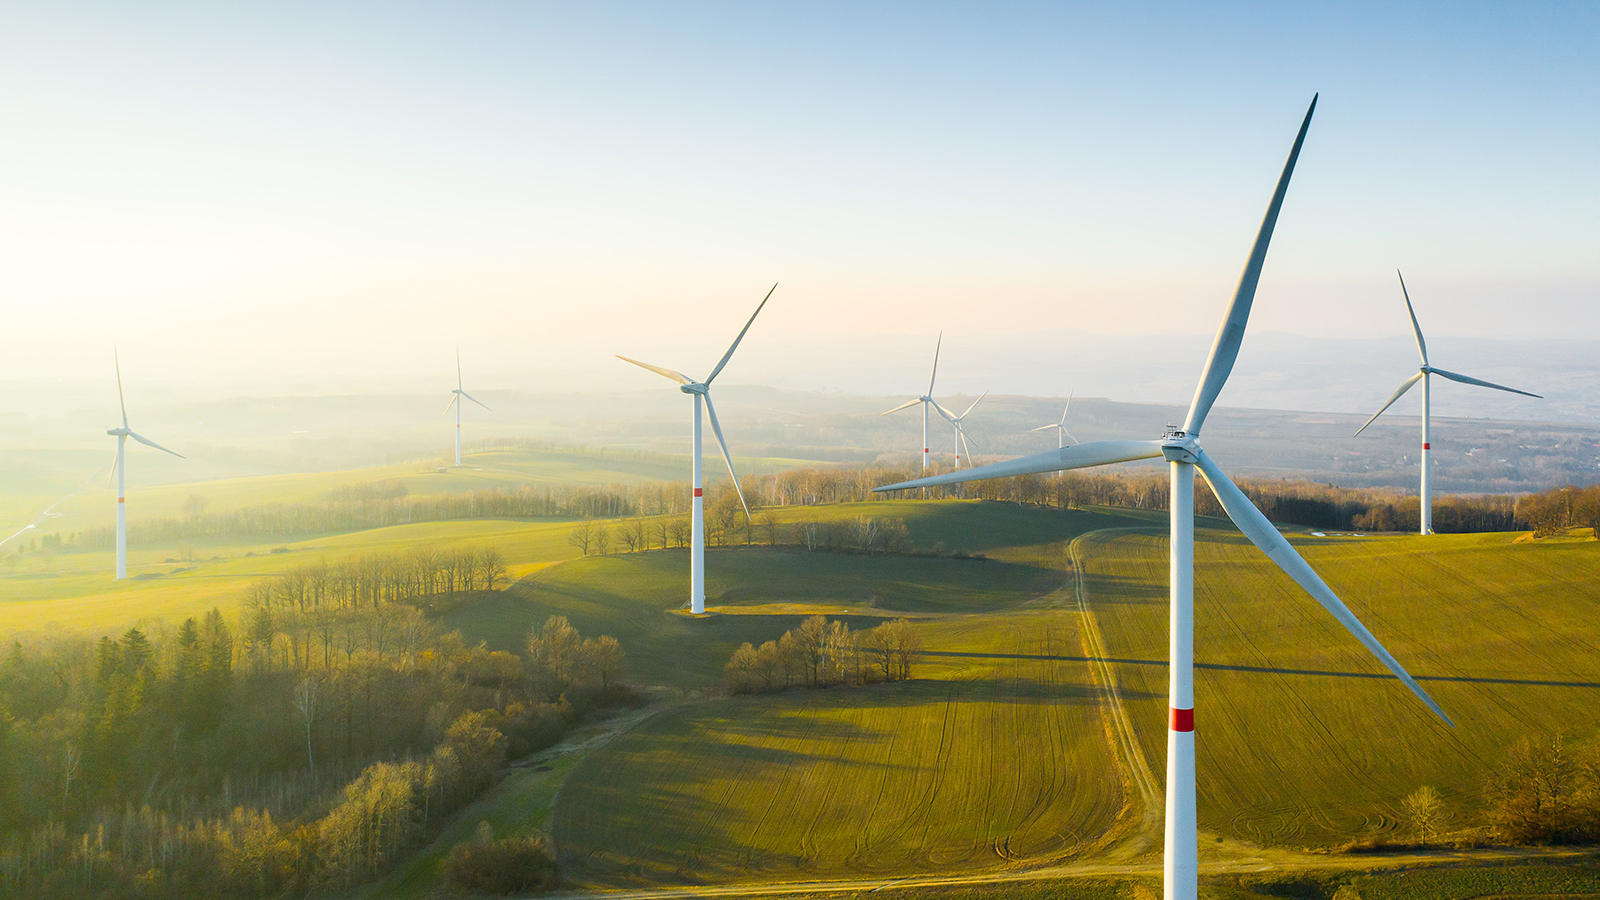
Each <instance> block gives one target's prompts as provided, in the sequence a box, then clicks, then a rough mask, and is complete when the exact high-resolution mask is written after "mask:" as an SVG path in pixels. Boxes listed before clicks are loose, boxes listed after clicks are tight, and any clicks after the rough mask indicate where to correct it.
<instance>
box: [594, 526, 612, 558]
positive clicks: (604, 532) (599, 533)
mask: <svg viewBox="0 0 1600 900" xmlns="http://www.w3.org/2000/svg"><path fill="white" fill-rule="evenodd" d="M594 552H596V553H598V554H600V555H601V556H605V555H606V554H607V553H610V552H611V529H610V528H608V527H607V526H605V525H600V526H598V527H596V528H595V530H594Z"/></svg>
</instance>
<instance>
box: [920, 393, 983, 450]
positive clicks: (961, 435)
mask: <svg viewBox="0 0 1600 900" xmlns="http://www.w3.org/2000/svg"><path fill="white" fill-rule="evenodd" d="M987 396H989V392H988V391H984V392H983V393H982V394H980V395H979V396H978V399H976V400H974V401H972V406H969V407H967V412H964V413H962V414H961V415H959V416H957V415H951V413H950V411H949V410H947V409H945V408H944V407H942V406H940V405H939V404H937V403H935V404H934V405H933V408H934V409H936V410H938V411H939V415H941V416H944V417H945V419H946V420H948V421H949V422H950V424H951V425H954V426H955V427H956V468H958V469H959V468H961V449H962V448H963V447H965V448H966V450H967V462H968V464H971V462H972V448H971V447H970V446H968V445H967V429H966V427H965V426H964V425H962V424H961V423H962V421H964V420H965V419H966V418H967V413H970V412H972V410H973V407H975V406H977V405H978V404H979V403H982V402H983V398H984V397H987Z"/></svg>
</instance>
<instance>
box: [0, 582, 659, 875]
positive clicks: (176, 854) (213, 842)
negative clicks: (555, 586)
mask: <svg viewBox="0 0 1600 900" xmlns="http://www.w3.org/2000/svg"><path fill="white" fill-rule="evenodd" d="M479 558H480V560H481V558H482V557H481V556H480V557H479ZM351 565H352V566H353V565H354V563H352V564H351ZM345 570H346V567H344V566H343V565H336V566H330V567H328V571H330V572H336V571H345ZM479 577H480V578H482V577H485V576H481V575H480V576H479ZM272 581H273V583H272V584H271V585H266V586H263V585H256V586H254V587H252V588H251V589H250V592H249V594H248V603H247V605H246V606H245V607H244V609H243V611H242V612H241V615H240V617H239V618H237V619H234V618H229V617H227V616H224V615H223V614H221V613H220V612H218V611H217V610H212V611H211V612H210V613H207V614H206V615H205V616H202V617H198V618H191V619H188V620H185V621H184V622H182V623H181V624H179V625H178V626H176V627H172V626H170V625H167V624H165V623H161V622H157V623H153V624H146V625H143V626H141V627H138V628H131V629H129V630H127V631H126V632H125V633H123V634H122V635H120V636H118V637H115V638H113V637H110V636H107V637H104V638H102V639H100V640H98V641H91V640H87V639H79V638H70V637H60V638H41V639H38V640H34V641H32V642H30V643H29V644H28V645H26V646H25V645H24V644H22V643H21V642H17V643H14V644H13V645H12V647H11V648H10V649H9V651H8V652H7V653H6V654H5V655H4V658H3V659H0V895H6V896H25V897H34V898H55V897H62V898H65V897H106V898H122V897H128V898H144V897H151V898H154V897H173V896H207V897H220V898H268V897H283V896H297V897H303V896H308V895H321V894H330V893H331V894H337V893H343V892H348V891H350V890H352V889H353V888H355V887H357V886H359V885H361V884H364V883H366V882H369V881H370V880H372V879H373V878H374V877H376V876H378V875H380V874H381V873H383V872H384V871H385V870H386V868H387V867H389V866H391V865H392V864H393V862H394V861H395V860H396V859H398V858H400V857H401V856H402V855H404V854H406V853H409V852H411V851H413V850H414V849H415V848H416V847H418V846H420V845H421V844H422V843H423V842H425V841H427V840H428V839H430V837H431V836H432V835H434V834H436V833H437V832H438V829H439V828H440V826H441V825H442V824H443V823H444V821H445V820H446V818H447V817H448V816H449V815H450V814H451V813H453V812H454V811H456V810H458V809H460V808H462V807H464V806H466V805H467V804H469V803H470V802H472V801H473V800H474V799H475V798H476V797H478V796H479V795H481V794H482V793H483V791H485V790H487V789H488V788H489V787H491V786H492V785H493V784H494V783H495V782H496V780H497V779H498V778H499V777H500V776H501V773H502V772H503V771H504V768H505V764H506V761H507V760H508V759H510V758H516V757H521V756H526V755H527V754H530V753H533V752H535V751H538V750H540V749H543V748H545V747H549V746H551V745H553V744H555V743H556V742H558V741H560V740H561V739H562V737H564V736H565V734H566V733H567V732H568V730H569V729H570V728H571V727H572V726H573V725H574V724H575V723H577V722H579V721H581V720H583V719H584V718H586V717H591V716H595V715H600V714H603V713H604V712H605V711H606V710H607V709H609V708H611V707H614V706H616V705H619V704H626V705H636V704H637V703H638V702H639V701H638V700H637V699H636V698H635V696H634V695H633V693H632V692H631V691H630V690H629V689H628V688H627V687H626V686H624V685H622V684H621V683H620V682H619V681H618V676H619V675H620V673H621V667H622V665H623V662H624V654H623V652H622V648H621V646H620V645H619V644H618V642H617V641H616V640H615V639H613V638H611V637H609V636H605V635H600V636H595V637H584V636H583V635H580V634H579V633H578V632H577V631H576V630H575V629H573V628H572V627H571V626H570V625H569V624H568V623H567V622H566V620H565V619H562V618H560V617H555V618H552V619H550V620H549V621H547V622H545V623H544V624H543V625H542V626H540V627H539V628H537V629H535V630H534V631H533V632H532V633H531V634H530V635H529V637H528V640H527V642H526V646H525V652H523V653H508V652H503V651H490V650H488V649H486V648H485V647H484V646H483V645H482V644H478V645H476V646H474V645H469V644H468V643H467V642H466V641H465V640H464V639H463V638H462V636H461V634H460V633H459V632H455V631H451V632H444V631H442V630H441V629H440V628H439V627H438V626H437V625H436V624H435V623H434V622H433V621H432V620H431V619H430V618H429V617H428V616H427V615H425V614H424V613H423V612H422V610H421V609H419V608H418V606H416V605H413V604H411V603H408V602H405V601H404V600H402V599H398V598H401V597H407V596H410V597H412V598H413V599H415V597H416V596H419V595H416V594H407V593H406V592H405V591H403V590H395V591H390V592H385V591H378V592H376V593H369V592H365V591H364V589H363V590H356V589H353V588H350V587H349V582H339V581H338V580H337V579H335V578H332V577H330V578H329V579H328V580H327V581H326V582H325V583H324V582H318V581H317V580H316V579H307V578H300V577H298V576H297V575H294V574H293V573H291V574H290V575H285V576H282V577H280V578H276V579H272ZM318 584H320V585H321V589H320V590H313V589H312V588H313V587H315V586H316V585H318ZM338 584H344V585H345V587H343V588H339V587H336V585H338ZM421 596H426V595H421ZM529 852H531V851H530V850H529V848H527V847H522V846H520V845H517V846H513V845H506V846H498V845H497V846H494V847H491V848H489V849H487V850H484V851H483V852H482V853H479V854H478V855H477V856H475V857H473V859H472V860H469V861H470V862H471V863H472V864H471V865H470V866H467V867H466V868H464V869H462V871H463V872H468V871H472V872H487V871H488V870H489V869H488V868H487V867H488V863H485V862H484V860H495V859H507V858H511V859H520V858H529V857H528V856H527V854H528V853H529ZM473 877H478V876H473ZM484 877H487V876H484ZM541 883H544V882H541ZM519 889H520V888H519Z"/></svg>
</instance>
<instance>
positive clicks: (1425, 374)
mask: <svg viewBox="0 0 1600 900" xmlns="http://www.w3.org/2000/svg"><path fill="white" fill-rule="evenodd" d="M1394 274H1395V275H1397V276H1398V277H1399V278H1400V295H1401V296H1402V297H1404V298H1405V299H1406V312H1408V313H1410V314H1411V333H1412V334H1413V335H1415V336H1416V338H1417V355H1418V356H1420V357H1422V366H1421V367H1420V368H1419V369H1417V374H1415V375H1413V376H1411V377H1410V378H1407V379H1406V380H1405V381H1403V382H1401V384H1400V389H1399V390H1397V391H1395V392H1394V396H1392V397H1390V398H1389V402H1388V403H1385V404H1384V405H1383V408H1382V409H1380V410H1378V411H1377V412H1375V413H1373V414H1372V418H1371V419H1368V420H1367V422H1366V425H1362V426H1361V427H1360V428H1358V429H1356V436H1357V437H1359V436H1360V435H1361V432H1363V431H1366V430H1367V425H1371V424H1372V423H1373V421H1374V420H1376V419H1377V418H1378V417H1379V416H1381V415H1383V412H1384V410H1386V409H1388V408H1389V407H1391V406H1393V405H1394V402H1395V401H1396V400H1399V399H1400V398H1401V397H1402V396H1403V395H1404V394H1405V392H1406V391H1409V390H1411V386H1412V385H1414V384H1416V383H1417V382H1418V381H1420V382H1422V491H1421V494H1422V496H1421V498H1420V500H1421V504H1422V520H1421V522H1422V524H1421V528H1420V532H1421V533H1422V534H1433V483H1432V476H1431V474H1430V472H1429V460H1428V455H1429V453H1430V452H1431V451H1432V449H1433V447H1432V443H1431V440H1430V437H1429V432H1430V431H1431V430H1432V429H1431V418H1432V412H1433V388H1432V385H1431V384H1430V383H1429V382H1430V381H1431V379H1430V378H1429V376H1431V375H1438V376H1439V377H1441V378H1448V379H1450V380H1451V381H1459V382H1461V383H1462V384H1475V385H1478V386H1479V387H1486V388H1494V389H1495V390H1497V391H1506V392H1507V393H1511V394H1521V395H1522V396H1524V397H1534V398H1536V399H1540V400H1542V399H1544V398H1542V397H1540V396H1539V395H1538V394H1530V393H1528V392H1527V391H1519V390H1517V389H1516V388H1509V387H1506V386H1505V385H1503V384H1495V383H1494V382H1491V381H1480V380H1479V379H1476V378H1468V377H1467V376H1465V375H1457V374H1456V373H1454V372H1446V371H1445V370H1443V369H1436V368H1434V367H1433V366H1431V365H1429V364H1428V345H1427V344H1426V343H1424V342H1423V340H1422V326H1420V325H1418V324H1417V311H1416V310H1415V309H1412V308H1411V294H1410V293H1409V292H1408V291H1407V290H1406V278H1405V276H1404V275H1401V274H1400V270H1399V269H1395V270H1394Z"/></svg>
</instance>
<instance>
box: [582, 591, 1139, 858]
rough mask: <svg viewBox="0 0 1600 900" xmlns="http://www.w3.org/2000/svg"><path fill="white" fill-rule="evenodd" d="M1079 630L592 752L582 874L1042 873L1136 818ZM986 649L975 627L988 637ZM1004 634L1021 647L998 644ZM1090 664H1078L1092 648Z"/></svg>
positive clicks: (1038, 626) (686, 719) (996, 628)
mask: <svg viewBox="0 0 1600 900" xmlns="http://www.w3.org/2000/svg"><path fill="white" fill-rule="evenodd" d="M1075 629H1076V617H1075V616H1072V615H1071V614H1063V613H1055V614H1037V615H1030V616H1022V617H1020V618H1019V619H1018V620H1014V621H1013V622H1010V623H1007V622H1002V621H999V620H991V621H990V623H989V627H988V628H987V629H984V631H985V632H986V633H985V634H984V635H983V638H984V639H985V640H984V641H983V643H984V644H987V645H988V646H990V647H994V648H996V649H998V650H1001V651H1003V652H997V653H994V654H993V655H992V656H991V657H989V658H986V659H981V661H980V662H978V663H977V664H969V665H966V666H964V667H962V668H960V669H958V670H956V671H947V672H943V673H940V674H941V675H943V676H946V677H938V678H928V679H918V680H916V681H912V682H907V683H901V684H894V685H880V686H877V687H873V688H864V689H836V690H825V691H792V692H789V693H786V694H783V695H781V696H778V697H768V698H744V699H736V700H730V701H719V702H714V703H708V704H700V705H696V706H694V707H690V708H688V709H686V710H685V711H683V712H680V713H677V714H674V715H670V716H663V717H661V718H659V719H657V720H656V721H654V722H652V723H651V724H650V725H648V726H646V727H645V728H643V729H640V730H639V731H637V732H635V733H633V734H630V735H628V736H627V737H625V738H624V739H622V740H620V741H618V742H617V743H615V744H613V745H612V746H610V747H608V748H606V749H605V751H603V752H600V753H597V754H595V755H593V756H591V757H590V758H589V759H588V760H586V761H585V762H584V764H583V765H581V766H580V767H579V769H578V770H577V771H576V772H575V773H574V774H573V776H572V778H571V780H569V781H568V783H567V785H566V787H565V788H564V789H563V794H562V803H561V804H560V806H559V807H558V809H557V813H556V821H555V826H556V835H557V842H558V845H559V847H560V848H561V854H562V865H563V871H564V872H565V873H567V877H569V878H572V879H574V880H576V881H578V882H581V883H593V884H599V885H623V884H645V883H703V882H718V881H728V880H764V879H772V880H784V879H789V878H796V877H813V876H824V875H825V876H838V875H845V874H852V873H856V874H873V873H903V872H917V871H950V870H965V869H973V868H984V867H995V866H1008V865H1019V864H1037V863H1040V862H1043V861H1046V860H1056V859H1061V858H1064V857H1069V856H1071V855H1073V854H1075V853H1078V852H1081V851H1083V850H1085V849H1087V848H1089V847H1091V846H1093V845H1094V844H1095V843H1096V842H1097V841H1099V840H1101V839H1102V838H1104V837H1105V836H1106V834H1107V832H1108V831H1109V830H1110V829H1112V828H1113V827H1114V825H1115V824H1116V822H1117V821H1118V819H1119V814H1120V813H1121V812H1122V810H1123V807H1124V797H1123V790H1122V784H1121V779H1120V776H1119V770H1118V768H1117V763H1116V761H1115V759H1114V758H1113V757H1112V756H1111V754H1110V749H1109V746H1108V745H1107V743H1106V740H1105V734H1104V727H1103V723H1102V720H1101V717H1100V710H1099V702H1100V701H1099V693H1098V691H1097V689H1096V688H1095V687H1094V685H1093V683H1092V681H1091V680H1090V672H1089V671H1088V667H1087V666H1086V665H1085V664H1084V663H1082V662H1081V661H1079V662H1065V661H1061V660H1058V659H1048V658H1045V657H1048V656H1054V655H1059V652H1060V648H1061V647H1062V646H1064V644H1070V645H1071V646H1072V647H1074V648H1076V647H1077V646H1079V645H1078V642H1077V637H1076V630H1075ZM969 633H971V630H970V623H969ZM1000 635H1003V637H999V636H1000ZM1074 652H1077V651H1074Z"/></svg>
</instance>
